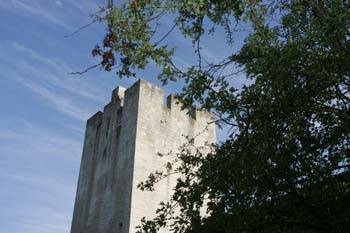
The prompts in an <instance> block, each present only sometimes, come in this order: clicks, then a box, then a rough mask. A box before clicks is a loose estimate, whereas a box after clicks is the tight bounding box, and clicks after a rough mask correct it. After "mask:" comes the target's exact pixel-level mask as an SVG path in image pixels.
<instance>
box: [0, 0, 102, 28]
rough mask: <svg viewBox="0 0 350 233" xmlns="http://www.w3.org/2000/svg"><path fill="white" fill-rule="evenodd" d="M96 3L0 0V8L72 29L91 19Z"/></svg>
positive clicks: (79, 0) (78, 0) (90, 0)
mask: <svg viewBox="0 0 350 233" xmlns="http://www.w3.org/2000/svg"><path fill="white" fill-rule="evenodd" d="M98 6H99V5H98V4H97V3H96V1H93V0H74V1H63V0H47V1H42V0H8V1H0V9H1V8H2V9H5V10H7V11H12V12H13V13H15V14H17V15H18V14H20V15H23V14H24V15H29V16H33V17H36V18H40V19H42V20H44V22H48V23H50V24H55V25H58V26H61V27H63V28H65V29H68V30H74V29H76V27H77V26H79V25H80V24H83V23H86V22H88V21H89V20H91V17H90V14H91V13H94V12H96V10H97V9H98Z"/></svg>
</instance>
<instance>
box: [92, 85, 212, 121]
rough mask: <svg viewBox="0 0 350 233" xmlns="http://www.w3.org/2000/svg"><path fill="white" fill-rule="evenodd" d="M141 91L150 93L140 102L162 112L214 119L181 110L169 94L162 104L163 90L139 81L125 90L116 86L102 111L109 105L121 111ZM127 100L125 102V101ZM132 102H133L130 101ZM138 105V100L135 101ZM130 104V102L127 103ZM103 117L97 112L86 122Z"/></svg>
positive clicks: (192, 111) (195, 111)
mask: <svg viewBox="0 0 350 233" xmlns="http://www.w3.org/2000/svg"><path fill="white" fill-rule="evenodd" d="M141 90H143V91H144V92H148V93H150V95H147V96H145V95H143V96H141V97H140V98H142V99H141V102H144V101H146V99H147V100H148V99H150V100H152V102H153V103H154V104H160V105H161V106H162V108H163V110H164V111H166V110H168V111H170V113H171V112H173V113H174V112H175V111H176V112H181V114H184V115H187V116H188V117H190V118H192V119H193V120H196V119H197V116H200V117H201V118H207V119H208V121H211V120H213V119H214V115H213V114H212V113H210V112H207V111H203V110H199V109H196V110H191V111H189V110H187V109H182V108H181V103H180V102H179V101H178V100H177V99H176V97H175V95H174V94H170V95H168V96H167V97H166V101H165V102H164V90H163V89H162V88H161V87H159V86H155V85H152V84H151V83H149V82H147V81H145V80H143V79H139V80H138V81H137V82H136V83H134V84H133V85H132V86H131V87H129V88H125V87H122V86H118V87H117V88H115V89H114V90H113V91H112V97H111V101H110V102H109V103H108V104H107V105H106V106H105V107H104V111H105V110H106V109H108V108H109V107H110V106H111V105H115V104H116V105H117V106H118V108H119V109H120V111H122V109H123V106H124V102H125V101H129V98H130V99H132V96H135V95H139V94H140V92H141ZM125 99H127V100H125ZM132 101H135V99H134V100H132ZM136 101H138V104H140V100H139V99H137V100H136ZM129 102H130V101H129ZM102 115H103V112H101V111H99V112H97V113H96V114H94V115H93V116H92V117H91V118H89V119H88V122H93V121H95V120H94V119H95V118H101V117H102Z"/></svg>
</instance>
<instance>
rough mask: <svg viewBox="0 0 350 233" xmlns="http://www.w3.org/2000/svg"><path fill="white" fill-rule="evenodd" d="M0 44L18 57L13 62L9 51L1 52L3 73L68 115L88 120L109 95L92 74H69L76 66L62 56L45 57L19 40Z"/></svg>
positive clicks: (0, 70)
mask: <svg viewBox="0 0 350 233" xmlns="http://www.w3.org/2000/svg"><path fill="white" fill-rule="evenodd" d="M1 47H2V49H3V51H6V50H7V51H9V50H10V51H12V53H13V54H14V55H15V56H16V57H18V58H17V60H16V63H13V60H11V59H13V58H12V57H8V56H7V55H6V52H5V53H3V54H0V59H2V60H4V61H5V62H4V64H3V65H0V67H1V69H0V75H3V76H4V77H7V78H9V79H11V80H15V81H17V83H19V84H20V85H22V86H24V87H26V88H28V90H30V91H31V92H33V93H35V94H37V95H39V96H41V97H42V100H43V101H45V102H47V103H49V104H50V105H51V106H53V107H54V108H56V109H57V110H59V111H61V112H62V113H64V114H66V115H68V116H71V117H74V118H75V119H78V120H82V121H85V120H86V119H88V117H89V116H90V115H91V114H92V113H93V112H94V111H95V110H94V109H95V108H96V106H98V105H102V104H103V103H105V102H106V101H107V99H108V97H109V96H107V92H105V91H103V90H102V89H101V88H100V87H99V86H98V85H96V84H94V83H92V82H90V81H89V77H85V78H84V79H83V78H76V77H70V76H69V75H67V73H68V71H71V70H73V68H72V67H71V66H70V65H68V64H67V63H65V62H63V61H61V60H60V59H57V58H52V57H48V56H45V55H43V54H41V53H39V52H37V51H35V50H33V49H31V48H29V47H26V46H24V45H22V44H19V43H17V42H11V43H10V44H6V43H5V44H3V45H0V48H1ZM5 63H8V64H10V66H7V65H6V64H5Z"/></svg>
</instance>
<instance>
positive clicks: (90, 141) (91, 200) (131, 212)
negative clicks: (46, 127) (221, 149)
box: [71, 80, 215, 233]
mask: <svg viewBox="0 0 350 233" xmlns="http://www.w3.org/2000/svg"><path fill="white" fill-rule="evenodd" d="M163 98H164V97H163V90H162V89H161V88H159V87H156V86H153V85H151V84H149V83H147V82H146V81H144V80H139V81H138V82H136V83H135V84H134V85H133V86H131V87H130V88H128V89H126V90H125V89H124V88H122V87H118V88H117V89H115V90H114V91H113V94H112V100H111V102H110V103H109V104H107V105H106V106H105V107H104V112H103V113H102V112H97V113H96V114H95V115H93V116H92V117H91V118H90V119H89V120H88V121H87V125H86V132H85V142H84V149H83V155H82V160H81V165H80V174H79V181H78V188H77V193H76V199H75V206H74V214H73V220H72V228H71V233H133V232H135V227H136V226H137V225H139V224H140V219H141V218H142V217H146V218H151V217H152V216H154V214H155V209H156V208H157V207H158V204H159V203H160V202H161V201H167V200H168V199H169V196H170V195H171V193H172V188H173V187H174V185H175V183H176V177H172V176H170V177H168V178H167V179H164V180H162V181H161V182H160V183H157V184H156V187H155V188H156V190H155V191H153V192H142V191H140V190H138V189H137V184H139V183H140V182H141V181H145V180H146V179H147V177H148V175H149V174H150V173H151V172H154V171H155V170H161V169H163V168H164V164H165V158H161V157H159V156H157V153H158V152H159V153H168V152H170V151H176V150H177V149H178V147H179V146H180V145H181V144H182V143H184V141H185V138H184V135H187V136H195V135H197V134H199V132H202V133H200V134H199V136H198V137H196V139H195V143H196V145H201V144H203V143H204V142H205V141H207V142H214V141H215V126H214V124H210V125H208V124H207V123H208V122H209V121H212V120H213V119H212V118H213V116H212V114H210V113H208V112H204V111H196V112H194V113H193V114H191V116H189V115H188V114H186V112H185V111H181V108H180V107H179V106H178V105H177V104H176V101H175V100H174V97H173V96H172V95H170V96H169V97H168V98H167V103H166V104H164V100H163ZM204 129H205V130H204Z"/></svg>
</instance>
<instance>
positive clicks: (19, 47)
mask: <svg viewBox="0 0 350 233" xmlns="http://www.w3.org/2000/svg"><path fill="white" fill-rule="evenodd" d="M11 46H12V47H13V48H14V49H15V50H16V51H18V52H20V53H21V56H20V57H22V58H23V57H24V60H25V61H31V60H33V59H34V60H36V61H38V62H40V63H42V65H46V68H48V69H49V71H51V72H47V71H46V72H43V69H38V68H37V67H36V66H33V65H29V64H28V63H27V62H22V63H21V65H20V66H17V67H18V68H19V69H20V70H22V71H25V72H28V71H30V72H32V73H35V76H36V77H37V79H45V80H46V82H48V83H51V84H53V85H54V86H56V87H57V88H61V89H64V90H65V91H68V92H70V93H71V94H74V95H79V96H81V97H86V98H89V99H91V100H94V101H96V102H104V101H105V98H104V96H102V95H101V93H103V91H102V90H101V89H99V88H98V87H97V86H96V85H93V84H90V83H89V82H88V79H89V78H88V77H87V78H84V80H82V79H80V80H78V78H76V77H72V76H69V75H67V74H68V73H69V72H71V71H72V70H77V68H74V67H72V66H70V65H68V64H67V63H65V62H63V61H61V60H59V59H57V58H51V57H48V56H45V55H43V54H40V53H38V52H37V51H34V50H33V49H31V48H28V47H26V46H24V45H23V44H19V43H17V42H11Z"/></svg>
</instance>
